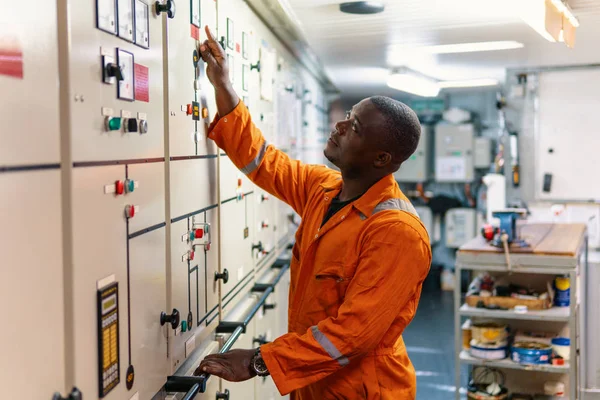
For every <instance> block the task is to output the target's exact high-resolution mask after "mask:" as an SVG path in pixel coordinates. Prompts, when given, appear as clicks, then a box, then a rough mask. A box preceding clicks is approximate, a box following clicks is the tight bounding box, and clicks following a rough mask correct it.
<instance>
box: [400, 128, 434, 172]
mask: <svg viewBox="0 0 600 400" xmlns="http://www.w3.org/2000/svg"><path fill="white" fill-rule="evenodd" d="M430 130H431V129H430V127H428V126H426V125H425V126H421V137H420V139H419V145H418V146H417V149H416V150H415V152H414V153H413V154H412V155H411V156H410V157H409V158H408V159H407V160H406V161H404V163H402V165H401V166H400V169H399V170H398V171H396V173H395V174H394V177H395V178H396V180H397V181H398V182H425V181H427V180H428V179H429V178H430V174H431V165H430V163H431V138H430V135H431V132H430Z"/></svg>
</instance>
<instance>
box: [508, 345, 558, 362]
mask: <svg viewBox="0 0 600 400" xmlns="http://www.w3.org/2000/svg"><path fill="white" fill-rule="evenodd" d="M551 356H552V347H550V346H548V345H547V344H544V343H538V342H517V343H515V344H513V345H512V347H511V349H510V357H511V359H512V360H513V361H514V362H516V363H519V364H528V365H542V364H550V357H551Z"/></svg>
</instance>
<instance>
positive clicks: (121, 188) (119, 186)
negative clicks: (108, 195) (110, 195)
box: [115, 181, 125, 195]
mask: <svg viewBox="0 0 600 400" xmlns="http://www.w3.org/2000/svg"><path fill="white" fill-rule="evenodd" d="M123 192H125V182H123V181H115V193H116V194H118V195H119V194H123Z"/></svg>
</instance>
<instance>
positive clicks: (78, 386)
mask: <svg viewBox="0 0 600 400" xmlns="http://www.w3.org/2000/svg"><path fill="white" fill-rule="evenodd" d="M188 1H189V4H188ZM34 3H35V6H32V4H28V5H26V4H25V3H23V4H22V5H19V4H21V3H16V4H15V5H14V6H11V7H9V12H8V15H7V14H6V13H5V14H4V16H5V17H6V18H5V17H4V16H3V17H0V22H2V23H1V24H0V51H3V52H6V51H8V50H7V49H5V48H4V47H6V46H4V44H5V43H9V44H10V46H9V47H10V49H9V50H10V51H11V52H12V53H11V54H13V53H14V54H13V55H14V57H12V56H11V60H14V62H13V61H11V62H12V64H11V66H10V69H7V68H5V65H3V64H2V62H3V61H0V83H1V84H2V87H3V88H7V89H8V90H9V91H10V92H11V93H13V95H12V96H13V97H14V98H5V99H2V100H0V103H1V105H2V107H0V116H1V117H2V120H3V121H6V123H7V127H8V129H3V130H2V132H1V133H0V137H1V139H2V143H3V144H5V145H3V146H1V148H0V166H2V168H0V187H1V188H3V189H4V190H3V193H7V194H8V195H7V196H5V197H4V198H3V200H2V207H1V209H2V210H3V212H2V214H0V215H1V217H0V221H1V222H2V224H1V226H2V228H0V229H1V232H2V235H1V239H2V241H1V242H0V246H2V247H1V249H2V253H3V254H4V257H5V259H6V260H7V262H8V263H9V264H10V266H11V267H10V268H7V270H8V271H9V272H8V274H9V275H8V276H7V280H6V282H10V283H9V285H6V287H5V286H4V285H3V287H2V289H3V292H4V293H7V294H8V295H10V296H11V298H12V299H14V301H15V302H16V304H17V305H18V306H19V307H20V306H23V307H26V308H27V309H28V310H40V309H43V310H44V312H43V313H42V314H41V315H40V316H38V317H37V318H38V322H39V323H41V326H43V327H44V329H45V332H46V333H45V334H44V335H42V336H39V331H34V330H25V331H24V332H23V331H20V330H19V329H17V328H13V327H12V326H11V327H8V328H7V329H8V330H7V332H8V341H9V342H10V343H12V344H14V345H15V346H14V347H15V349H18V350H14V354H13V353H10V352H12V350H9V351H10V352H9V354H7V357H3V360H7V361H6V364H5V362H4V361H2V362H0V365H2V366H3V367H4V368H2V370H3V371H8V372H7V373H6V374H5V375H4V376H3V377H2V378H0V382H2V383H3V384H4V386H8V385H9V384H10V385H15V384H18V385H20V386H28V387H31V385H30V382H27V379H28V377H30V376H31V373H30V372H31V371H30V370H29V369H30V365H31V360H32V359H44V360H52V362H53V368H51V369H50V370H48V371H46V372H45V373H44V374H43V377H42V376H40V377H39V379H38V377H36V385H35V387H33V388H32V389H31V390H32V391H33V392H32V398H52V396H53V395H56V396H60V397H63V396H64V395H65V394H66V393H69V392H70V391H72V393H81V394H82V395H83V397H84V398H96V397H97V398H103V399H108V400H130V399H153V398H154V399H165V398H167V396H168V395H169V396H171V395H173V392H170V391H169V390H167V389H168V388H169V387H168V385H166V383H167V382H168V377H169V376H174V375H189V374H190V373H191V371H193V369H194V368H193V364H197V363H198V362H199V361H200V359H201V358H202V356H203V354H207V353H206V352H207V351H209V350H210V351H209V352H214V351H219V348H221V346H223V345H224V341H226V340H228V339H229V338H230V333H231V332H223V331H221V330H220V328H219V327H220V326H221V322H223V321H226V320H228V319H240V318H244V313H245V312H246V311H247V310H248V307H250V308H252V307H254V309H255V311H256V307H255V306H252V304H255V303H256V301H258V300H257V299H258V298H259V297H260V293H257V292H256V287H257V284H258V283H260V285H258V287H259V288H260V287H263V288H264V287H265V285H266V286H268V285H270V284H269V282H270V281H272V280H273V279H275V277H277V279H276V280H277V287H278V289H277V291H276V292H274V293H272V294H270V295H269V296H268V297H266V298H265V299H263V302H262V303H261V304H260V307H259V311H258V312H256V313H255V315H254V316H253V317H252V318H251V319H250V321H249V322H248V324H247V326H246V332H245V333H244V334H243V335H242V336H240V339H239V340H238V342H236V344H235V346H234V347H238V348H250V347H255V346H257V345H258V344H260V343H262V342H264V341H271V340H274V339H275V338H276V337H277V336H279V335H281V334H283V333H284V332H286V330H287V290H288V286H289V273H282V275H278V274H279V272H280V270H278V269H277V268H275V267H273V265H274V264H275V263H276V261H277V262H279V261H278V260H279V258H280V257H281V255H282V253H283V252H284V251H286V250H287V247H288V244H289V243H290V241H291V240H292V235H293V233H294V230H295V228H296V225H294V222H292V221H293V218H292V217H293V216H294V214H293V212H292V209H291V208H290V207H289V206H287V205H285V204H283V203H282V202H281V201H279V200H278V199H277V198H275V197H273V196H272V195H271V194H269V193H267V192H265V191H264V190H262V189H261V188H258V187H256V186H255V185H254V184H253V183H252V182H251V181H250V179H249V178H248V177H247V176H246V175H245V174H244V173H243V172H242V171H239V170H238V169H237V168H236V167H235V166H234V164H233V163H232V162H231V160H230V159H229V156H228V155H227V154H226V153H225V152H224V151H222V150H220V149H218V148H217V146H216V145H215V143H214V142H213V141H212V140H210V139H208V137H207V133H208V127H209V124H210V123H211V122H212V120H213V119H214V118H215V117H216V116H217V107H216V102H215V98H214V89H213V88H212V85H211V84H210V82H209V81H208V78H207V76H206V69H205V64H204V62H203V61H202V59H201V58H200V57H199V54H198V46H199V44H200V43H201V42H202V41H203V40H205V39H206V37H205V34H204V26H205V25H208V26H209V27H210V28H211V30H212V31H213V32H214V33H215V35H216V36H217V38H218V40H219V42H220V43H221V45H222V47H223V48H224V50H225V52H226V54H227V57H228V60H229V62H230V66H231V68H230V73H231V75H230V79H231V81H232V83H233V85H234V88H235V90H236V92H237V93H238V95H239V97H240V99H242V101H243V102H244V105H245V106H247V107H248V109H249V110H250V113H251V115H252V118H253V122H254V123H255V124H256V126H257V127H258V128H259V129H261V131H262V132H263V134H264V136H265V138H266V139H267V140H268V141H269V143H271V144H272V145H274V146H277V147H279V148H280V149H282V150H284V151H287V152H289V153H290V154H291V155H292V156H293V157H295V158H301V159H303V160H304V161H306V162H313V163H315V162H323V157H322V147H323V140H322V136H323V135H324V129H323V127H325V126H326V121H327V113H326V108H327V107H326V104H325V101H324V98H325V95H324V91H323V88H322V84H321V82H319V81H317V79H316V78H315V75H314V71H308V70H307V69H306V67H305V66H304V65H302V64H301V63H300V60H298V59H297V58H295V56H293V55H292V54H291V53H290V51H289V49H288V48H289V46H287V45H284V44H283V43H282V42H281V41H280V40H279V39H278V37H276V36H275V35H274V34H273V33H272V32H271V31H270V30H269V28H268V27H267V26H266V25H265V22H264V19H263V18H261V17H259V16H258V15H256V14H255V13H254V11H253V10H251V8H250V7H249V6H248V4H247V3H246V2H245V1H242V0H219V1H213V0H185V1H183V2H182V1H178V2H177V7H176V6H175V2H174V1H173V0H160V1H158V2H156V1H148V0H84V1H72V0H61V1H56V2H53V1H50V2H39V1H36V2H34ZM38 3H39V4H38ZM67 11H68V12H67ZM25 21H34V22H35V23H36V30H35V31H30V32H26V31H22V30H19V29H10V26H11V24H19V23H21V22H25ZM15 32H16V33H15ZM40 44H41V45H42V46H41V45H40ZM2 46H4V47H2ZM57 46H58V47H57ZM33 49H35V52H34V51H33ZM40 49H41V50H40ZM34 53H35V57H34V55H33V54H34ZM40 63H43V64H44V68H39V65H40ZM59 66H60V69H59ZM59 78H60V79H59ZM59 81H60V85H58V82H59ZM34 91H35V92H43V93H44V96H38V97H35V98H31V97H30V95H29V94H30V93H32V92H34ZM22 104H29V105H30V106H31V107H33V108H34V109H36V118H30V115H29V114H30V108H29V107H22V106H21V105H22ZM25 131H26V132H31V133H32V134H31V135H22V134H21V133H22V132H25ZM39 199H43V201H39ZM31 227H36V229H40V230H41V231H43V232H44V233H47V234H48V237H47V238H45V240H44V241H42V242H40V243H39V244H36V252H34V253H31V251H30V248H29V246H30V243H29V241H28V240H26V239H24V238H26V237H29V235H30V230H31ZM63 252H64V254H63ZM42 255H43V260H42V259H41V258H40V257H42ZM23 265H25V266H26V268H21V267H22V266H23ZM40 265H43V266H44V267H43V268H41V269H40V267H39V266H40ZM17 266H18V267H17ZM280 267H281V265H279V268H280ZM32 271H33V273H35V276H36V279H35V282H32V280H31V274H32ZM261 285H262V286H261ZM273 285H275V284H273ZM23 287H30V288H31V290H29V291H26V292H24V291H22V290H21V289H20V288H23ZM15 318H16V324H15V325H19V326H21V327H22V326H27V325H30V321H29V319H30V313H23V312H17V313H16V317H15ZM215 346H216V348H215ZM9 360H10V361H9ZM67 360H68V363H67ZM219 386H223V387H222V388H221V391H222V392H225V387H226V388H227V390H228V391H229V392H230V393H231V394H232V397H233V395H234V394H236V393H237V395H238V397H240V398H252V397H253V396H254V398H257V399H259V398H260V399H265V398H267V399H268V398H272V397H274V396H276V394H277V392H276V388H275V386H274V384H273V382H272V381H269V380H256V381H254V382H252V381H250V382H247V383H246V384H230V383H225V382H223V383H222V385H221V382H219V380H218V379H216V378H211V381H210V382H209V383H208V384H207V385H206V392H205V393H203V394H199V395H198V396H197V397H196V398H198V399H214V398H215V396H216V394H217V392H216V390H217V388H219ZM221 395H223V394H222V393H221ZM60 397H57V398H60Z"/></svg>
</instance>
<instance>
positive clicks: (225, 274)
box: [215, 268, 229, 283]
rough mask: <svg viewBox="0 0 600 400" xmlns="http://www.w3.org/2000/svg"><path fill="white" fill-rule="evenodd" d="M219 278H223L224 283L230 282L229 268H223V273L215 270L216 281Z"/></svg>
mask: <svg viewBox="0 0 600 400" xmlns="http://www.w3.org/2000/svg"><path fill="white" fill-rule="evenodd" d="M219 279H222V280H223V283H227V282H229V271H227V268H225V269H223V272H221V273H218V272H215V281H218V280H219Z"/></svg>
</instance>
